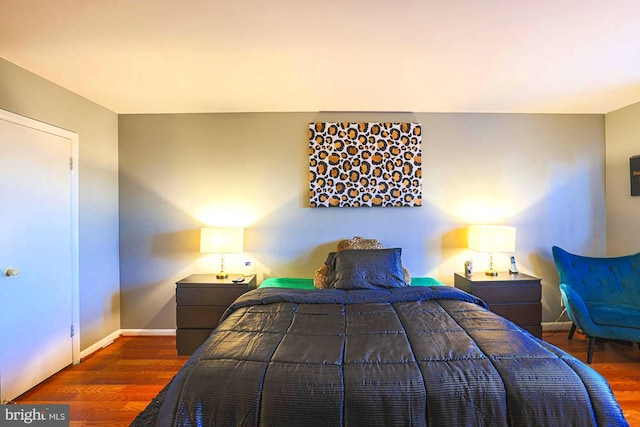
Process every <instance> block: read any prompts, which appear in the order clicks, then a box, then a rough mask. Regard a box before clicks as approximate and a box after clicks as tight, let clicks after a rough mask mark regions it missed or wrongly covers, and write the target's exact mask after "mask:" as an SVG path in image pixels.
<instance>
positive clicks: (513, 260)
mask: <svg viewBox="0 0 640 427" xmlns="http://www.w3.org/2000/svg"><path fill="white" fill-rule="evenodd" d="M509 273H511V274H518V267H517V266H516V257H514V256H512V257H511V267H509Z"/></svg>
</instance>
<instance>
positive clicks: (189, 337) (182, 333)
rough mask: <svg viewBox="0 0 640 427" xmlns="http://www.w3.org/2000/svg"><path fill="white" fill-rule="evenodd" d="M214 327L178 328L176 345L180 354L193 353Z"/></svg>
mask: <svg viewBox="0 0 640 427" xmlns="http://www.w3.org/2000/svg"><path fill="white" fill-rule="evenodd" d="M211 332H213V329H178V330H176V347H177V349H178V354H179V355H181V356H182V355H188V354H193V352H194V351H196V349H197V348H198V347H200V346H201V345H202V343H203V342H204V341H205V340H206V339H207V338H209V335H211Z"/></svg>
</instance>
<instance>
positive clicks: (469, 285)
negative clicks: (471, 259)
mask: <svg viewBox="0 0 640 427" xmlns="http://www.w3.org/2000/svg"><path fill="white" fill-rule="evenodd" d="M453 280H454V284H455V287H456V288H459V289H462V290H463V291H465V292H468V293H470V294H473V295H475V296H477V297H479V298H481V299H482V300H483V301H484V302H486V303H487V304H489V309H490V310H491V311H493V312H494V313H496V314H499V315H500V316H502V317H505V318H507V319H509V320H511V321H512V322H513V323H515V324H517V325H519V326H521V327H522V328H524V329H526V330H527V331H529V332H531V333H532V334H533V335H535V336H536V337H538V338H541V337H542V303H541V302H540V301H541V299H542V285H541V284H540V279H538V278H537V277H533V276H528V275H526V274H522V273H519V274H510V273H503V272H500V273H499V274H498V275H497V276H487V275H486V274H484V273H474V274H472V275H471V276H465V275H463V274H458V273H455V274H454V276H453Z"/></svg>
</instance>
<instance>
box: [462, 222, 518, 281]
mask: <svg viewBox="0 0 640 427" xmlns="http://www.w3.org/2000/svg"><path fill="white" fill-rule="evenodd" d="M469 248H470V249H473V250H476V251H479V252H488V253H489V269H488V270H487V271H485V274H486V275H487V276H497V275H498V272H497V271H495V270H494V269H493V253H494V252H515V250H516V229H515V227H507V226H502V225H472V226H470V227H469Z"/></svg>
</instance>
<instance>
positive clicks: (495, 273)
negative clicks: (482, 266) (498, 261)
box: [484, 268, 498, 276]
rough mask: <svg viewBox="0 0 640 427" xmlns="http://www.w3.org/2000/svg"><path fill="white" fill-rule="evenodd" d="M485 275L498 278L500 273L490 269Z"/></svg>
mask: <svg viewBox="0 0 640 427" xmlns="http://www.w3.org/2000/svg"><path fill="white" fill-rule="evenodd" d="M484 274H486V275H487V276H497V275H498V272H497V271H495V270H494V269H493V268H490V269H489V270H487V271H485V272H484Z"/></svg>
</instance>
